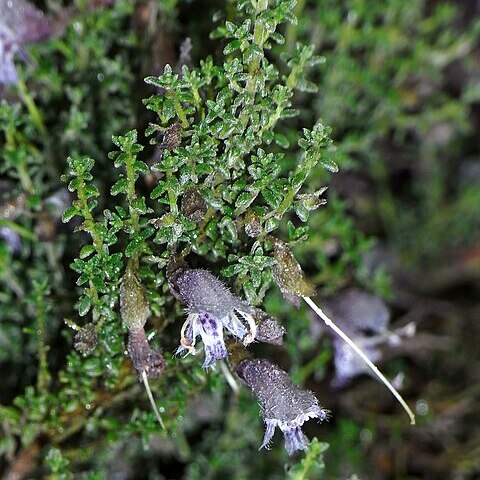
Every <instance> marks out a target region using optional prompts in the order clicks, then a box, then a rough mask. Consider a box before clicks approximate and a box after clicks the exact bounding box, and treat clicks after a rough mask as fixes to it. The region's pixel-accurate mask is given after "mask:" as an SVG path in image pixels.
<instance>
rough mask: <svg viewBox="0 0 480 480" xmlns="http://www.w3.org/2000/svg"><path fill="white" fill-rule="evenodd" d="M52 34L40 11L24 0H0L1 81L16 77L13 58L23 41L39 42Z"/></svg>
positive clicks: (25, 55) (6, 81)
mask: <svg viewBox="0 0 480 480" xmlns="http://www.w3.org/2000/svg"><path fill="white" fill-rule="evenodd" d="M52 34H53V27H52V25H51V23H50V21H49V20H48V19H47V17H45V15H44V14H43V12H41V11H40V10H38V9H37V8H35V7H34V6H33V5H31V4H30V3H28V2H26V1H25V0H0V84H12V83H16V82H17V80H18V75H17V71H16V69H15V65H14V63H13V58H14V56H15V54H16V53H18V54H19V55H20V56H21V57H22V58H23V59H24V60H27V59H28V56H27V54H26V53H25V51H24V50H23V48H22V47H23V45H24V44H26V43H34V42H41V41H43V40H45V39H47V38H49V37H50V36H51V35H52Z"/></svg>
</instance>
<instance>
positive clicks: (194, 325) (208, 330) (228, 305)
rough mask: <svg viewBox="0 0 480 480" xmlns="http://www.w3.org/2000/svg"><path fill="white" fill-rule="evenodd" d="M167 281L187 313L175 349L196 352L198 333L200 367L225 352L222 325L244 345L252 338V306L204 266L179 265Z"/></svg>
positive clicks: (254, 330) (254, 329)
mask: <svg viewBox="0 0 480 480" xmlns="http://www.w3.org/2000/svg"><path fill="white" fill-rule="evenodd" d="M169 284H170V289H171V290H172V293H173V294H174V295H175V296H176V297H177V298H178V299H179V300H180V301H181V302H182V303H184V304H185V305H187V311H188V313H189V315H188V318H187V320H186V321H185V323H184V324H183V326H182V330H181V339H180V347H179V348H178V349H177V352H176V353H183V352H185V353H186V354H188V353H191V354H195V353H196V349H195V342H196V338H197V336H198V335H200V337H201V338H202V341H203V344H204V346H205V361H204V363H203V367H204V368H208V367H209V366H211V365H212V364H213V363H215V362H216V361H217V360H221V359H223V358H225V357H226V356H227V348H226V347H225V342H224V338H223V329H224V328H226V329H227V330H228V331H229V332H230V333H231V334H232V335H233V336H235V337H237V338H238V339H240V340H242V341H243V343H244V345H248V344H249V343H251V342H253V340H254V339H255V336H256V331H257V327H256V325H255V321H254V319H253V316H252V315H253V314H254V310H255V309H254V308H252V307H250V305H248V304H247V303H246V302H244V301H243V300H240V299H239V298H238V297H236V296H235V295H233V294H232V293H231V292H230V290H229V289H228V288H227V287H226V286H225V285H224V284H223V283H222V282H221V281H220V280H218V279H217V278H216V277H214V276H213V275H212V274H211V273H210V272H208V271H207V270H202V269H183V268H182V269H179V270H177V271H176V272H174V273H173V274H172V276H171V277H170V279H169Z"/></svg>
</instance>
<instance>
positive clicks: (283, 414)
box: [235, 359, 328, 455]
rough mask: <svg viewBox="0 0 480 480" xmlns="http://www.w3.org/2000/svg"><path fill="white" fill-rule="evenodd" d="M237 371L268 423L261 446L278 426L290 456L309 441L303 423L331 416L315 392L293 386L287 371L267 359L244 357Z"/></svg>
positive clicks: (266, 443) (304, 447)
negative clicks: (319, 403)
mask: <svg viewBox="0 0 480 480" xmlns="http://www.w3.org/2000/svg"><path fill="white" fill-rule="evenodd" d="M235 371H236V372H237V374H238V376H239V377H240V378H241V379H242V380H243V381H244V382H245V383H246V385H248V386H249V387H250V388H251V389H252V392H253V393H254V395H255V396H256V397H257V398H258V400H259V402H260V406H261V410H262V411H261V413H262V417H263V419H264V421H265V425H266V430H265V436H264V438H263V442H262V445H261V447H260V448H263V447H268V444H269V443H270V440H271V439H272V437H273V434H274V433H275V428H276V427H277V426H278V427H279V428H280V430H281V431H282V433H283V436H284V437H285V448H286V450H287V452H288V454H289V455H291V454H292V453H294V452H295V451H297V450H305V449H306V448H307V446H308V443H307V442H308V441H307V438H306V437H305V435H304V434H303V432H302V430H301V426H302V425H303V424H304V423H305V422H306V421H307V420H309V419H310V418H318V419H319V420H320V421H323V420H326V419H327V418H328V411H327V410H325V409H323V408H321V407H320V406H319V405H318V400H317V399H316V397H315V395H314V394H313V393H312V392H310V391H308V390H305V389H303V388H301V387H299V386H297V385H294V384H293V383H292V381H291V380H290V377H289V376H288V374H287V372H285V371H284V370H282V369H280V368H279V367H277V366H276V365H273V364H272V363H270V362H268V361H267V360H250V359H246V360H243V361H242V362H240V363H239V364H238V365H237V367H236V368H235Z"/></svg>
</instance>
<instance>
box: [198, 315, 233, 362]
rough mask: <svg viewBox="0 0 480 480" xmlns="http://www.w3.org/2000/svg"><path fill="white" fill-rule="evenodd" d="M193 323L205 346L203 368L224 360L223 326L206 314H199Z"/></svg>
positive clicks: (225, 354) (225, 348) (225, 352)
mask: <svg viewBox="0 0 480 480" xmlns="http://www.w3.org/2000/svg"><path fill="white" fill-rule="evenodd" d="M194 323H195V326H196V327H197V328H198V332H199V333H200V336H201V337H202V340H203V344H204V346H205V361H204V362H203V368H208V367H210V366H211V365H212V364H214V363H215V362H216V361H217V360H222V359H223V358H225V357H226V356H227V354H228V353H227V347H226V346H225V342H224V341H223V324H222V322H221V321H220V320H218V319H217V318H215V317H214V316H213V315H210V314H209V313H207V312H202V313H199V314H198V316H197V318H196V320H195V321H194ZM194 331H195V327H194Z"/></svg>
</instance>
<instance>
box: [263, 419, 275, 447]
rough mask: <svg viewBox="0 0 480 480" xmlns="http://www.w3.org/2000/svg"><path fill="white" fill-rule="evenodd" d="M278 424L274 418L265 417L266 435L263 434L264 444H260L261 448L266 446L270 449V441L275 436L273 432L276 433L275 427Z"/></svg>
mask: <svg viewBox="0 0 480 480" xmlns="http://www.w3.org/2000/svg"><path fill="white" fill-rule="evenodd" d="M276 426H277V421H276V420H273V419H265V435H264V436H263V441H262V445H260V448H259V450H260V449H262V448H266V449H267V450H268V449H269V445H270V441H271V440H272V438H273V434H274V433H275V427H276Z"/></svg>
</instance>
